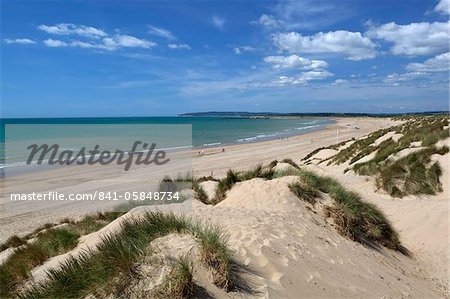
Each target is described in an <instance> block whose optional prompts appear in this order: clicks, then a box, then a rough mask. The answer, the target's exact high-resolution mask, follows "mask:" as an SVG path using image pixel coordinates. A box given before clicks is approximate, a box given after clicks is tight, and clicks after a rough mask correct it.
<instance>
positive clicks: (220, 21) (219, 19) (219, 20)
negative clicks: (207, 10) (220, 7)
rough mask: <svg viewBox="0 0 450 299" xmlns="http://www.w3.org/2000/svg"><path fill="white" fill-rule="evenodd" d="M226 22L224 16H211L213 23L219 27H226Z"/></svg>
mask: <svg viewBox="0 0 450 299" xmlns="http://www.w3.org/2000/svg"><path fill="white" fill-rule="evenodd" d="M225 22H226V20H225V18H222V17H219V16H212V18H211V23H212V24H213V25H214V26H215V27H217V28H219V29H221V30H222V29H223V28H224V26H225Z"/></svg>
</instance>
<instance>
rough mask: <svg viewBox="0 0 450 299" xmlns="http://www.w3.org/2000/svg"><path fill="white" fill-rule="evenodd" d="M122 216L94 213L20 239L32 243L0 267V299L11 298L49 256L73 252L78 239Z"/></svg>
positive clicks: (44, 228)
mask: <svg viewBox="0 0 450 299" xmlns="http://www.w3.org/2000/svg"><path fill="white" fill-rule="evenodd" d="M122 214H123V213H118V212H108V213H97V214H95V215H88V216H86V217H84V218H83V219H82V220H80V221H73V220H70V219H64V220H63V221H62V222H61V224H62V226H61V227H55V226H56V224H45V225H43V226H42V227H39V228H38V229H36V230H35V231H34V232H33V233H31V234H29V235H28V236H26V238H22V239H21V240H22V241H24V242H26V241H27V240H29V239H31V238H33V239H35V240H33V242H28V243H23V244H21V246H20V247H19V248H17V249H16V250H15V251H14V252H13V253H12V254H11V256H9V257H8V259H7V260H6V261H5V262H4V263H3V264H1V265H0V297H2V298H3V297H12V296H13V294H15V292H16V288H17V286H19V285H20V284H21V283H22V282H23V281H24V280H26V279H27V278H28V277H29V276H30V271H31V269H33V268H34V267H36V266H38V265H41V264H42V263H44V262H45V261H46V260H47V259H49V258H51V257H54V256H56V255H59V254H62V253H65V252H67V251H69V250H71V249H73V248H74V247H75V246H76V245H77V243H78V238H79V237H80V236H82V235H86V234H90V233H92V232H94V231H97V230H99V229H101V228H102V227H104V226H105V225H106V224H108V223H109V222H111V221H112V220H114V219H116V218H117V217H118V216H120V215H122ZM12 238H14V239H16V238H15V237H12ZM10 239H11V238H10ZM11 245H12V244H11ZM12 247H16V246H12Z"/></svg>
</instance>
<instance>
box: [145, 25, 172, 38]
mask: <svg viewBox="0 0 450 299" xmlns="http://www.w3.org/2000/svg"><path fill="white" fill-rule="evenodd" d="M148 33H149V34H152V35H156V36H159V37H164V38H166V39H169V40H174V39H177V38H176V36H175V35H174V34H173V33H172V32H170V31H169V30H167V29H164V28H161V27H156V26H148Z"/></svg>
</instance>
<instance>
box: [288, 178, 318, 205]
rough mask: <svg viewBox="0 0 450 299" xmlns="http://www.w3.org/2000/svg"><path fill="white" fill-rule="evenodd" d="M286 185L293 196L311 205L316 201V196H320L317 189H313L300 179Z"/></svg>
mask: <svg viewBox="0 0 450 299" xmlns="http://www.w3.org/2000/svg"><path fill="white" fill-rule="evenodd" d="M288 187H289V189H290V190H291V191H292V193H294V195H295V196H297V197H298V198H299V199H301V200H303V201H306V202H308V203H310V204H312V205H314V204H315V203H316V198H318V197H319V196H320V193H319V192H318V191H317V189H314V188H312V187H311V186H309V185H306V184H304V183H302V182H301V181H298V182H295V183H292V184H289V185H288Z"/></svg>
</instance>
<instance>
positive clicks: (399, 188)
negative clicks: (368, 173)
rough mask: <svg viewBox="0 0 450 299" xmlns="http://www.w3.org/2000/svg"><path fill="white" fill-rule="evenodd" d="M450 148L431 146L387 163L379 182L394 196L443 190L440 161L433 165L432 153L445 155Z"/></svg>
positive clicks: (378, 179) (434, 192)
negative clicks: (440, 178)
mask: <svg viewBox="0 0 450 299" xmlns="http://www.w3.org/2000/svg"><path fill="white" fill-rule="evenodd" d="M448 152H449V148H448V147H446V146H444V147H442V148H439V149H437V148H436V147H429V148H425V149H422V150H420V151H416V152H413V153H411V154H409V155H407V156H406V157H403V158H401V159H398V160H396V161H395V162H393V163H391V164H388V165H386V166H385V167H383V169H382V171H380V173H379V176H378V177H377V184H378V186H379V187H380V188H383V189H384V190H386V191H387V192H388V193H389V194H390V195H392V196H394V197H402V196H405V195H408V194H429V195H434V194H436V193H437V192H440V191H442V184H441V182H440V180H439V177H440V176H441V175H442V170H441V167H440V166H439V163H438V162H435V163H433V164H432V165H431V166H428V165H430V163H431V156H432V155H436V154H437V155H444V154H446V153H448Z"/></svg>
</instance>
